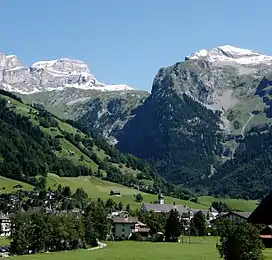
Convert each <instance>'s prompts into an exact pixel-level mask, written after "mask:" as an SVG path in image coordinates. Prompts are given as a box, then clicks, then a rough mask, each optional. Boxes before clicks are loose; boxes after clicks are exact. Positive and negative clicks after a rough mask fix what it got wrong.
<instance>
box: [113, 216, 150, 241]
mask: <svg viewBox="0 0 272 260" xmlns="http://www.w3.org/2000/svg"><path fill="white" fill-rule="evenodd" d="M111 225H112V234H113V236H114V238H115V239H129V238H130V237H131V236H132V234H133V233H138V234H139V235H141V236H142V238H148V237H149V232H150V229H149V228H148V227H147V225H146V224H144V223H142V222H140V221H138V218H137V217H127V218H122V217H114V218H112V219H111Z"/></svg>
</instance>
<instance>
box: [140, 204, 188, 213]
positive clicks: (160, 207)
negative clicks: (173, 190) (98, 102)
mask: <svg viewBox="0 0 272 260" xmlns="http://www.w3.org/2000/svg"><path fill="white" fill-rule="evenodd" d="M143 207H145V209H146V210H147V211H154V212H165V213H167V212H169V211H171V210H172V209H174V208H175V209H176V210H177V211H178V212H179V213H180V214H182V213H187V212H188V209H187V208H185V207H184V206H182V205H173V204H151V203H144V204H143Z"/></svg>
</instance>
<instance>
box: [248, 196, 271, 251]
mask: <svg viewBox="0 0 272 260" xmlns="http://www.w3.org/2000/svg"><path fill="white" fill-rule="evenodd" d="M248 222H250V223H253V224H263V225H265V227H264V228H263V229H262V231H261V232H260V238H261V239H262V241H263V243H264V245H265V246H266V247H272V192H270V194H268V196H266V197H265V198H264V199H263V200H262V201H261V202H260V203H259V205H258V207H257V208H256V209H255V210H254V211H253V212H252V214H251V215H250V217H249V218H248Z"/></svg>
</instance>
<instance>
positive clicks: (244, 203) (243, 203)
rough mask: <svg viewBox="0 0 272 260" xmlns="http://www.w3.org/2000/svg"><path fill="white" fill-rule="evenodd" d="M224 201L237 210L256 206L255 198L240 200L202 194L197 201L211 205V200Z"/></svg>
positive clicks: (245, 209)
mask: <svg viewBox="0 0 272 260" xmlns="http://www.w3.org/2000/svg"><path fill="white" fill-rule="evenodd" d="M215 200H216V201H224V202H226V203H227V204H228V205H229V206H230V207H231V208H232V209H233V210H238V211H248V212H249V211H253V210H254V209H255V208H256V207H257V201H256V200H241V199H217V198H214V197H212V196H202V197H199V198H198V202H199V203H200V204H203V205H211V204H212V202H213V201H215Z"/></svg>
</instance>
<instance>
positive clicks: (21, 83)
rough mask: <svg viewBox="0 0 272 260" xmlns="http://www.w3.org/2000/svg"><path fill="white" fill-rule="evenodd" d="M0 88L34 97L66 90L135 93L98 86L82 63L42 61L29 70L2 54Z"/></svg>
mask: <svg viewBox="0 0 272 260" xmlns="http://www.w3.org/2000/svg"><path fill="white" fill-rule="evenodd" d="M0 86H2V88H4V89H5V90H6V91H11V92H18V93H21V94H32V93H37V92H45V91H52V90H63V89H67V88H79V89H85V90H86V89H92V90H99V91H124V90H132V88H131V87H128V86H127V85H106V84H104V83H101V82H99V81H98V80H97V79H96V78H95V77H94V76H93V75H92V74H91V73H90V71H89V69H88V66H87V65H86V64H85V63H84V62H83V61H78V60H71V59H67V58H61V59H58V60H50V61H39V62H36V63H34V64H32V65H31V66H30V67H29V68H27V67H24V66H22V64H21V63H20V62H19V60H18V59H17V57H16V56H14V55H9V56H5V55H4V54H1V53H0Z"/></svg>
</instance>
